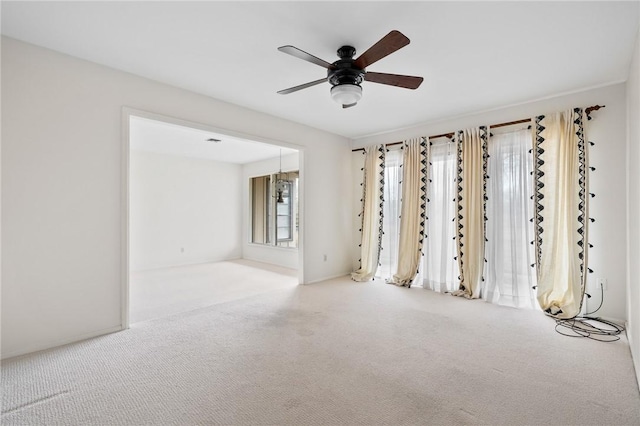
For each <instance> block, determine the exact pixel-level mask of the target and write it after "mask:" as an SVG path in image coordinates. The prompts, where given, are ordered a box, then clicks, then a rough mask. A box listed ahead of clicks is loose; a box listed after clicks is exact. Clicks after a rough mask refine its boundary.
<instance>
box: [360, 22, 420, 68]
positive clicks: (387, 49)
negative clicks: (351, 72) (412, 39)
mask: <svg viewBox="0 0 640 426" xmlns="http://www.w3.org/2000/svg"><path fill="white" fill-rule="evenodd" d="M407 44H409V39H408V38H407V37H406V36H405V35H404V34H402V33H401V32H400V31H396V30H393V31H391V32H390V33H389V34H387V35H386V36H384V37H382V38H381V39H380V41H378V42H377V43H376V44H374V45H373V46H371V47H370V48H369V50H367V51H366V52H364V53H363V54H362V55H360V57H358V59H356V60H355V61H354V63H353V65H354V66H356V67H357V68H360V69H361V70H363V69H365V68H366V67H368V66H369V65H371V64H373V63H374V62H377V61H379V60H380V59H382V58H384V57H385V56H387V55H389V54H391V53H393V52H395V51H396V50H399V49H402V48H403V47H405V46H406V45H407Z"/></svg>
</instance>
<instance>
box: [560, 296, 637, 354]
mask: <svg viewBox="0 0 640 426" xmlns="http://www.w3.org/2000/svg"><path fill="white" fill-rule="evenodd" d="M600 293H601V297H600V306H598V309H596V310H595V311H593V312H588V313H586V314H585V315H584V316H576V317H574V318H569V319H557V320H556V332H558V333H560V334H562V335H563V336H568V337H586V338H587V339H592V340H597V341H599V342H615V341H617V340H620V334H622V332H623V331H624V330H625V328H624V327H623V326H621V325H619V324H616V323H614V322H611V321H608V320H604V319H602V318H599V317H592V316H590V315H591V314H595V313H596V312H598V311H599V310H600V308H601V307H602V302H603V300H604V288H603V287H602V284H600ZM598 323H599V324H604V325H606V326H607V327H606V328H603V327H600V326H598Z"/></svg>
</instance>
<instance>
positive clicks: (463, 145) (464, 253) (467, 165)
mask: <svg viewBox="0 0 640 426" xmlns="http://www.w3.org/2000/svg"><path fill="white" fill-rule="evenodd" d="M487 137H488V135H487V128H486V127H485V126H481V127H478V128H474V129H467V130H461V131H459V132H458V134H457V146H458V158H457V163H458V166H457V180H456V184H457V187H456V192H457V194H456V202H457V205H456V218H455V221H456V233H457V234H456V242H457V245H458V256H457V260H458V266H459V269H460V285H459V289H458V290H456V291H454V292H453V293H452V294H453V295H454V296H462V297H466V298H467V299H477V298H479V297H480V290H481V288H482V281H483V278H482V273H483V269H484V248H485V240H486V236H485V235H486V228H485V222H486V216H485V203H486V190H487V183H486V179H487V158H488V154H487Z"/></svg>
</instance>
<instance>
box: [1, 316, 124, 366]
mask: <svg viewBox="0 0 640 426" xmlns="http://www.w3.org/2000/svg"><path fill="white" fill-rule="evenodd" d="M122 330H124V328H123V327H122V325H118V326H115V327H110V328H105V329H102V330H98V331H93V332H90V333H85V334H81V335H78V336H74V337H70V338H68V339H62V340H56V341H51V342H47V343H42V344H39V345H32V346H29V347H27V348H24V349H18V350H15V351H11V352H8V353H3V354H2V357H0V359H1V360H3V361H4V360H8V359H9V358H14V357H17V356H22V355H27V354H32V353H34V352H39V351H44V350H47V349H52V348H57V347H59V346H64V345H68V344H70V343H77V342H80V341H82V340H87V339H92V338H94V337H98V336H104V335H105V334H111V333H115V332H118V331H122Z"/></svg>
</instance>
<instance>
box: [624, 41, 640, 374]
mask: <svg viewBox="0 0 640 426" xmlns="http://www.w3.org/2000/svg"><path fill="white" fill-rule="evenodd" d="M627 126H628V127H627V169H628V175H627V179H628V182H627V197H628V201H629V207H628V222H627V230H628V232H627V233H628V266H629V267H628V269H627V292H628V297H627V315H628V317H627V320H628V322H627V337H628V338H629V345H630V346H631V354H632V355H633V360H634V365H635V368H636V377H637V378H638V384H640V280H639V277H640V220H639V218H640V33H638V37H637V39H636V46H635V49H634V54H633V60H632V63H631V69H630V72H629V80H628V81H627Z"/></svg>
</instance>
